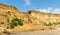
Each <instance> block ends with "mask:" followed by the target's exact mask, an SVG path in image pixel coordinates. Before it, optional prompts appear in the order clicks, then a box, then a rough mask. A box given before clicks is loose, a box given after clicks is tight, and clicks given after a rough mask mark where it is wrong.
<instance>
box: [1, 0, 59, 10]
mask: <svg viewBox="0 0 60 35" xmlns="http://www.w3.org/2000/svg"><path fill="white" fill-rule="evenodd" d="M0 3H3V4H7V5H12V6H15V7H17V8H18V9H19V10H20V11H28V10H31V9H32V10H39V11H40V10H41V11H42V10H47V9H50V10H51V9H52V10H53V11H55V9H59V11H60V0H0Z"/></svg>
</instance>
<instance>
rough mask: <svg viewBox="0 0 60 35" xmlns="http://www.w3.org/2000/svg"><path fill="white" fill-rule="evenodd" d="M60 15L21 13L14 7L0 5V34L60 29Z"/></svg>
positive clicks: (37, 12) (32, 12) (34, 12)
mask: <svg viewBox="0 0 60 35" xmlns="http://www.w3.org/2000/svg"><path fill="white" fill-rule="evenodd" d="M59 24H60V14H48V13H42V12H39V11H34V10H31V11H28V12H21V11H19V10H18V9H17V8H15V7H13V6H8V5H5V4H0V32H1V31H2V32H3V31H5V30H6V31H9V32H10V31H13V32H16V31H32V30H51V29H55V28H57V27H59V26H60V25H59Z"/></svg>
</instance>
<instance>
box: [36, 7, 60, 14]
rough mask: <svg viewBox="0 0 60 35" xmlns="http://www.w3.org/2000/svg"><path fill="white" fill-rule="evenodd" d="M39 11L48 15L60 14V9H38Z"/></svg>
mask: <svg viewBox="0 0 60 35" xmlns="http://www.w3.org/2000/svg"><path fill="white" fill-rule="evenodd" d="M36 10H37V11H41V12H46V13H55V14H60V8H55V9H53V8H50V7H49V8H45V9H36Z"/></svg>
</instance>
